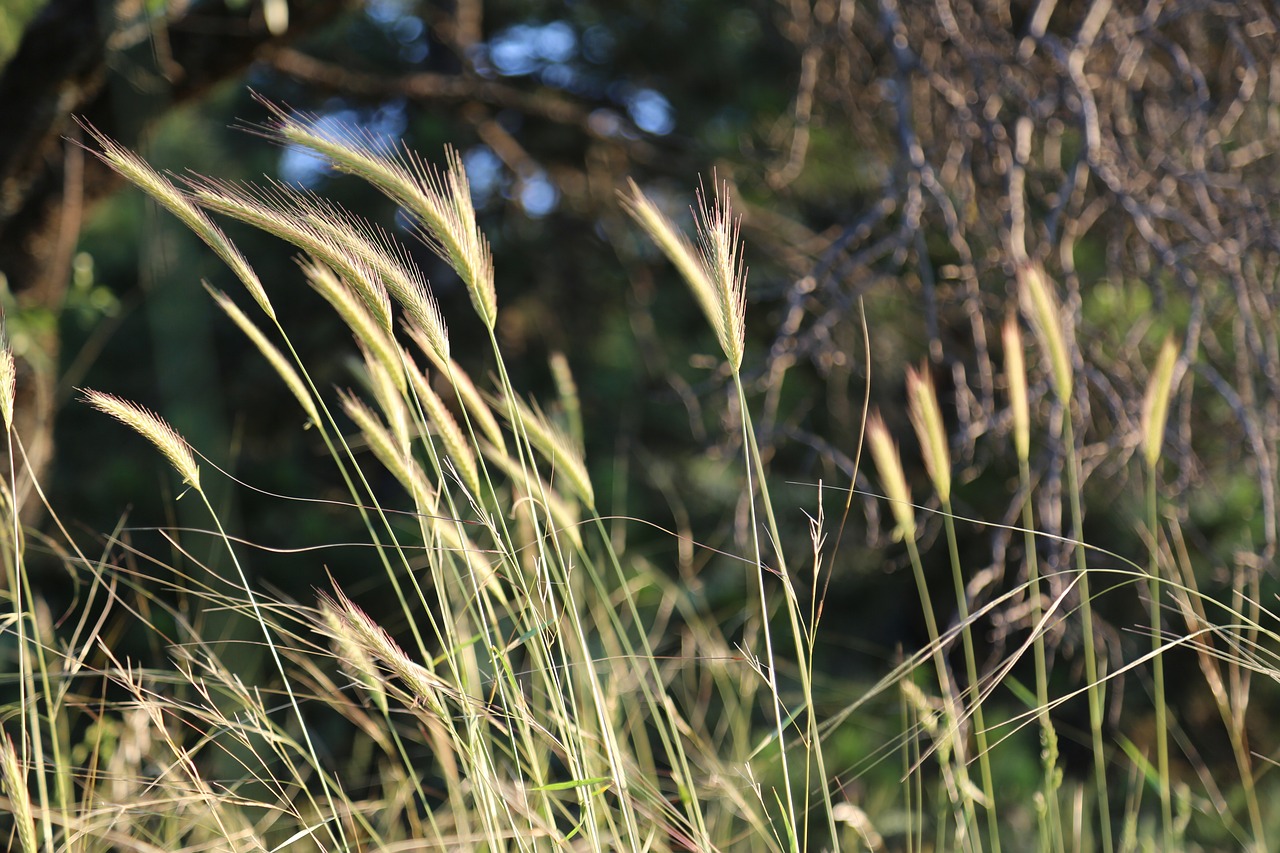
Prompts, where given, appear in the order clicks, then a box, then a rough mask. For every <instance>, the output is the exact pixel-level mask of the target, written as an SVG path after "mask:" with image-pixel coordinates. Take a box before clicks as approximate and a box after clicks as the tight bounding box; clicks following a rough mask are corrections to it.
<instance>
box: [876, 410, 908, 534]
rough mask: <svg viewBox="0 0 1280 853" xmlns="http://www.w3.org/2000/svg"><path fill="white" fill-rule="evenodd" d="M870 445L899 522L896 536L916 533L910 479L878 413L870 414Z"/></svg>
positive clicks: (877, 469)
mask: <svg viewBox="0 0 1280 853" xmlns="http://www.w3.org/2000/svg"><path fill="white" fill-rule="evenodd" d="M867 444H868V445H869V447H870V450H871V458H872V460H874V461H875V463H876V471H878V472H879V474H880V486H881V488H883V489H884V493H885V496H886V497H887V498H888V499H889V508H890V509H891V510H892V511H893V517H894V519H895V521H896V522H897V524H896V526H895V527H894V530H893V535H894V536H895V538H909V537H914V536H915V535H916V514H915V508H914V507H913V506H912V504H911V491H910V490H909V489H908V488H907V478H906V476H905V475H904V474H903V473H902V459H901V458H900V457H899V456H898V445H897V443H896V442H894V440H893V439H892V438H890V437H889V428H888V427H886V426H885V424H884V418H882V417H880V413H879V412H872V413H871V414H870V415H869V416H868V417H867Z"/></svg>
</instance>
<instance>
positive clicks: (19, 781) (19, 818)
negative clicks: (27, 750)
mask: <svg viewBox="0 0 1280 853" xmlns="http://www.w3.org/2000/svg"><path fill="white" fill-rule="evenodd" d="M0 782H3V786H0V787H3V789H4V792H5V794H6V795H7V796H8V798H9V809H10V811H11V813H12V815H13V828H15V829H16V830H17V831H18V849H20V850H22V851H23V853H36V851H37V850H39V849H40V848H39V847H37V846H36V824H35V820H34V816H33V815H32V811H31V790H30V789H29V788H28V787H27V774H26V771H25V770H24V769H23V767H22V762H21V761H19V760H18V751H17V750H16V749H15V748H14V746H13V740H12V738H10V737H9V735H8V734H6V733H4V732H0Z"/></svg>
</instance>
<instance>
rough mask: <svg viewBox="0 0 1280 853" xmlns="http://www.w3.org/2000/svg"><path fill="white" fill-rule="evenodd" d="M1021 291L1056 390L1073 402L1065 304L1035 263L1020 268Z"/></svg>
mask: <svg viewBox="0 0 1280 853" xmlns="http://www.w3.org/2000/svg"><path fill="white" fill-rule="evenodd" d="M1018 292H1019V296H1020V298H1021V300H1022V310H1023V311H1025V312H1026V314H1027V317H1028V319H1029V320H1030V321H1031V327H1032V328H1033V329H1035V331H1036V337H1037V338H1039V340H1040V346H1041V347H1042V348H1043V349H1044V352H1045V357H1046V358H1047V359H1048V361H1049V369H1050V371H1051V372H1052V374H1053V390H1054V392H1055V393H1056V394H1057V395H1058V399H1059V400H1061V401H1062V403H1063V405H1068V406H1069V405H1070V404H1071V386H1072V371H1071V356H1070V354H1069V353H1068V352H1067V344H1066V337H1065V335H1064V334H1063V317H1062V306H1061V305H1059V304H1058V299H1057V297H1056V296H1055V295H1054V294H1053V291H1052V289H1051V286H1050V284H1049V282H1048V281H1047V279H1046V277H1045V274H1044V272H1043V270H1041V269H1040V268H1039V267H1038V266H1035V265H1032V264H1023V265H1022V266H1020V267H1018Z"/></svg>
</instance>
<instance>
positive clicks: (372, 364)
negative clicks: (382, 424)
mask: <svg viewBox="0 0 1280 853" xmlns="http://www.w3.org/2000/svg"><path fill="white" fill-rule="evenodd" d="M360 353H361V355H363V356H364V369H365V377H366V379H367V381H368V383H369V391H370V393H371V394H372V395H373V399H374V400H375V401H376V402H377V404H378V408H379V409H380V410H381V411H382V416H383V417H384V418H386V421H387V425H388V426H389V427H390V428H391V434H392V435H394V436H395V438H396V444H398V445H400V446H401V447H408V446H409V444H410V442H411V441H412V440H413V435H414V430H413V429H411V427H412V424H413V418H412V417H411V416H410V414H409V407H408V406H406V405H405V401H404V398H403V397H401V396H400V391H399V389H397V388H396V386H395V383H394V382H393V381H392V379H391V374H390V373H388V372H387V369H386V368H385V367H383V366H382V363H381V362H380V361H378V359H377V358H376V357H375V356H374V355H373V353H371V352H370V351H369V350H368V348H366V347H363V346H362V347H360Z"/></svg>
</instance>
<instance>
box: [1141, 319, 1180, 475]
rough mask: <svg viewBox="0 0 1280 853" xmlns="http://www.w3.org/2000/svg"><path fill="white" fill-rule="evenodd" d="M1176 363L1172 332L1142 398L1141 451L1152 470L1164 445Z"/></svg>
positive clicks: (1162, 347)
mask: <svg viewBox="0 0 1280 853" xmlns="http://www.w3.org/2000/svg"><path fill="white" fill-rule="evenodd" d="M1177 364H1178V345H1177V344H1176V343H1174V340H1173V335H1169V336H1168V337H1167V338H1165V339H1164V344H1163V345H1162V346H1161V347H1160V355H1159V356H1157V357H1156V367H1155V370H1153V371H1152V372H1151V378H1150V380H1149V381H1148V382H1147V393H1146V395H1145V396H1144V397H1143V399H1142V453H1143V458H1144V459H1145V460H1146V463H1147V468H1148V469H1150V470H1153V471H1154V470H1155V467H1156V463H1157V462H1159V461H1160V451H1161V449H1162V448H1163V446H1164V426H1165V423H1166V422H1167V421H1168V419H1169V400H1170V398H1171V397H1172V396H1173V373H1174V368H1175V367H1176V366H1177Z"/></svg>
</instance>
